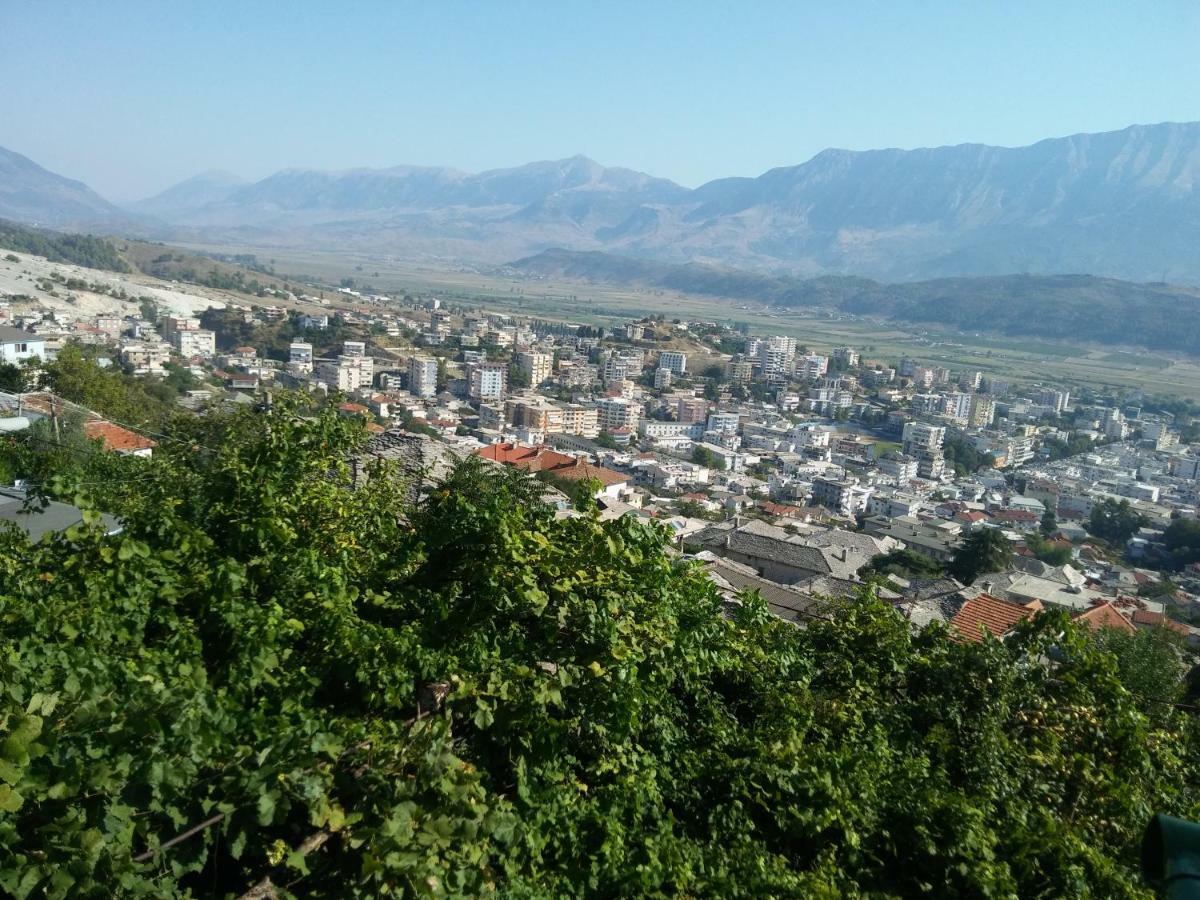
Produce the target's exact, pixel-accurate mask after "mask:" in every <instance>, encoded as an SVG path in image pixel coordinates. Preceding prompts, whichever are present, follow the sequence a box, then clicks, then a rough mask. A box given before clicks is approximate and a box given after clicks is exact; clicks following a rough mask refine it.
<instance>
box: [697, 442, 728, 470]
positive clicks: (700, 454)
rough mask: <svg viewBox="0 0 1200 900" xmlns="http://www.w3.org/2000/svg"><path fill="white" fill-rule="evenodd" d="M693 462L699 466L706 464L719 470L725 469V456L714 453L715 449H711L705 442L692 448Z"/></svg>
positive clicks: (707, 466)
mask: <svg viewBox="0 0 1200 900" xmlns="http://www.w3.org/2000/svg"><path fill="white" fill-rule="evenodd" d="M692 462H694V463H695V464H696V465H698V466H704V467H706V468H709V469H713V470H715V471H717V472H724V471H725V458H724V457H723V456H719V455H718V454H716V453H713V451H711V450H709V449H708V448H707V447H705V446H704V445H703V444H697V445H696V446H695V447H693V448H692Z"/></svg>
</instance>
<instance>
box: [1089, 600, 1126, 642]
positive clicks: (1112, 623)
mask: <svg viewBox="0 0 1200 900" xmlns="http://www.w3.org/2000/svg"><path fill="white" fill-rule="evenodd" d="M1075 621H1076V622H1078V623H1079V624H1081V625H1086V626H1087V627H1088V628H1090V629H1091V630H1092V631H1099V630H1100V629H1101V628H1111V629H1114V630H1116V631H1124V632H1127V633H1128V634H1133V632H1134V627H1133V624H1132V623H1131V622H1130V621H1129V620H1128V619H1127V618H1125V617H1124V616H1123V615H1121V613H1120V612H1118V611H1117V608H1116V607H1115V606H1113V605H1112V603H1110V602H1108V601H1105V602H1104V603H1099V604H1097V605H1096V606H1093V607H1092V608H1091V609H1089V610H1087V611H1086V612H1081V613H1080V614H1079V615H1077V616H1076V617H1075Z"/></svg>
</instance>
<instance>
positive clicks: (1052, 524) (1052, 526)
mask: <svg viewBox="0 0 1200 900" xmlns="http://www.w3.org/2000/svg"><path fill="white" fill-rule="evenodd" d="M1038 531H1040V532H1041V533H1042V536H1043V537H1050V535H1052V534H1054V532H1056V531H1058V516H1057V515H1056V514H1055V512H1054V507H1053V506H1047V507H1046V509H1045V511H1044V512H1043V513H1042V521H1041V522H1040V523H1039V524H1038Z"/></svg>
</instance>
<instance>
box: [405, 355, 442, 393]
mask: <svg viewBox="0 0 1200 900" xmlns="http://www.w3.org/2000/svg"><path fill="white" fill-rule="evenodd" d="M437 371H438V364H437V360H436V359H434V358H433V357H432V356H411V357H409V360H408V390H409V392H410V393H412V394H415V395H416V396H418V397H432V396H434V395H435V394H436V393H437Z"/></svg>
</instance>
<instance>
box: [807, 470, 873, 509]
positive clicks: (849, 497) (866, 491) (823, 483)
mask: <svg viewBox="0 0 1200 900" xmlns="http://www.w3.org/2000/svg"><path fill="white" fill-rule="evenodd" d="M870 496H871V489H870V488H869V487H864V486H863V485H860V484H858V483H857V482H855V481H851V480H849V479H840V478H821V477H818V478H814V479H813V485H812V502H813V503H814V504H816V505H817V506H824V507H825V508H826V509H832V510H834V511H836V512H838V513H841V514H842V515H843V516H856V515H858V514H859V513H865V512H866V510H867V500H868V498H869V497H870Z"/></svg>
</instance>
